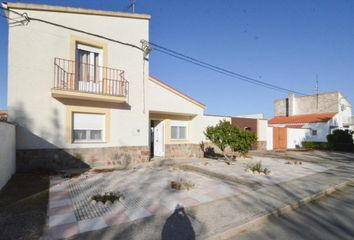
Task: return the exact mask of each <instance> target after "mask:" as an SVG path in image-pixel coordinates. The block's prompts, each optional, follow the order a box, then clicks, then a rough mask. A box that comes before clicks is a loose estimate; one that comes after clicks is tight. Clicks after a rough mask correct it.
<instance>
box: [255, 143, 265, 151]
mask: <svg viewBox="0 0 354 240" xmlns="http://www.w3.org/2000/svg"><path fill="white" fill-rule="evenodd" d="M256 150H262V151H265V150H267V141H258V142H257V147H256Z"/></svg>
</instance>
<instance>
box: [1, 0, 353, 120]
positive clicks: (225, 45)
mask: <svg viewBox="0 0 354 240" xmlns="http://www.w3.org/2000/svg"><path fill="white" fill-rule="evenodd" d="M21 2H29V3H40V4H50V5H60V6H71V7H82V8H92V9H101V10H111V11H126V8H127V6H128V5H129V4H130V1H129V0H105V1H103V0H101V1H99V0H96V1H94V0H70V1H69V0H60V1H59V0H52V1H48V0H47V1H45V0H31V1H21ZM136 12H137V13H148V14H150V15H151V21H150V41H151V42H154V43H157V44H159V45H162V46H165V47H168V48H170V49H173V50H176V51H178V52H181V53H184V54H186V55H188V56H191V57H194V58H197V59H200V60H202V61H206V62H208V63H211V64H214V65H217V66H219V67H223V68H226V69H229V70H231V71H233V72H237V73H240V74H243V75H246V76H249V77H252V78H255V79H258V80H261V81H264V82H267V83H271V84H274V85H278V86H281V87H285V88H288V89H292V90H295V91H298V92H303V93H307V94H312V93H315V86H316V75H317V78H318V81H319V91H320V92H326V91H337V90H338V91H340V92H342V93H343V95H344V96H346V97H347V98H348V100H349V101H351V102H353V100H354V47H353V46H354V45H353V43H354V26H353V25H354V1H353V0H346V1H345V0H332V1H326V0H319V1H311V0H304V1H302V0H297V1H293V0H273V1H264V0H252V1H249V0H244V1H241V0H237V1H236V0H193V1H190V0H189V1H187V0H168V1H167V0H136ZM1 14H2V13H1ZM7 32H8V27H7V23H6V20H5V19H4V18H0V109H6V98H7V96H6V89H7ZM150 74H151V75H153V76H155V77H157V78H159V79H160V80H162V81H164V82H166V83H167V84H169V85H171V86H173V87H175V88H177V89H179V90H180V91H182V92H184V93H186V94H187V95H189V96H191V97H193V98H195V99H197V100H198V101H201V102H203V103H204V104H206V105H207V109H206V111H205V112H206V113H208V114H220V115H232V116H235V115H244V114H252V113H264V114H265V116H266V117H267V118H271V117H272V116H273V111H274V107H273V102H274V100H275V99H279V98H284V97H286V96H287V93H283V92H278V91H274V90H271V89H267V88H262V87H259V86H256V85H252V84H249V83H246V82H242V81H240V80H237V79H234V78H230V77H227V76H224V75H221V74H219V73H216V72H212V71H209V70H207V69H204V68H200V67H198V66H195V65H192V64H190V63H187V62H184V61H181V60H178V59H174V58H172V57H170V56H167V55H164V54H162V53H160V52H157V51H154V50H152V52H151V54H150ZM24 81H25V79H24Z"/></svg>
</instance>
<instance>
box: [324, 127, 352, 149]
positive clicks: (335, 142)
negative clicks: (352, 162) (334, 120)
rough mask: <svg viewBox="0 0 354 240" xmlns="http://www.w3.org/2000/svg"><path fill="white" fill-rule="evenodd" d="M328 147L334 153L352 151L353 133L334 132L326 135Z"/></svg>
mask: <svg viewBox="0 0 354 240" xmlns="http://www.w3.org/2000/svg"><path fill="white" fill-rule="evenodd" d="M327 141H328V146H329V148H330V149H332V150H336V151H346V152H349V151H354V144H353V132H352V131H348V130H339V129H338V130H334V131H333V133H331V134H328V135H327Z"/></svg>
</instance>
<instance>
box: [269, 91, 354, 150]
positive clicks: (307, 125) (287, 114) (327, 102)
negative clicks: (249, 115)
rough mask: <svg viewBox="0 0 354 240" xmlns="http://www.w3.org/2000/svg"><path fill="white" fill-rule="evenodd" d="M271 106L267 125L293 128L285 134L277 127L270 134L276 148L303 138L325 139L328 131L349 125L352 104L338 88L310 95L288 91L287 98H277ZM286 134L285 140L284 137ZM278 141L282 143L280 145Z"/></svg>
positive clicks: (293, 144) (345, 127)
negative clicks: (270, 115)
mask: <svg viewBox="0 0 354 240" xmlns="http://www.w3.org/2000/svg"><path fill="white" fill-rule="evenodd" d="M274 107H275V117H274V118H272V119H270V120H269V122H268V123H269V126H271V127H274V128H289V129H292V130H288V132H289V131H291V133H288V134H287V135H288V136H287V137H286V136H285V135H284V134H285V132H284V131H282V130H279V129H277V130H276V131H277V133H276V134H275V135H274V136H273V140H274V145H277V146H276V147H275V148H284V146H287V148H295V147H300V146H301V142H302V141H316V142H326V141H327V138H326V137H327V135H328V134H329V133H331V132H332V131H333V130H335V129H344V130H345V129H347V130H351V129H352V125H353V122H352V105H351V103H350V102H349V101H348V100H347V99H346V98H345V97H344V96H343V95H342V94H341V93H340V92H329V93H321V94H314V95H309V96H295V94H289V97H288V98H286V99H280V100H276V101H275V102H274ZM295 129H299V130H295ZM280 132H281V133H280ZM274 133H275V132H273V134H274ZM279 134H280V135H279ZM283 135H284V136H283ZM294 135H297V136H296V137H294ZM286 138H288V141H285V140H284V139H286ZM289 138H291V140H290V143H289ZM279 139H282V140H279ZM295 139H296V140H295ZM279 141H281V142H284V143H281V144H280V146H279V144H278V143H279ZM277 142H278V143H277ZM286 142H288V144H286Z"/></svg>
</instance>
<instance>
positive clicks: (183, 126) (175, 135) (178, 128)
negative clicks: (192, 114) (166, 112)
mask: <svg viewBox="0 0 354 240" xmlns="http://www.w3.org/2000/svg"><path fill="white" fill-rule="evenodd" d="M187 129H188V122H187V121H171V139H174V140H186V139H187V138H188V131H187Z"/></svg>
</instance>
